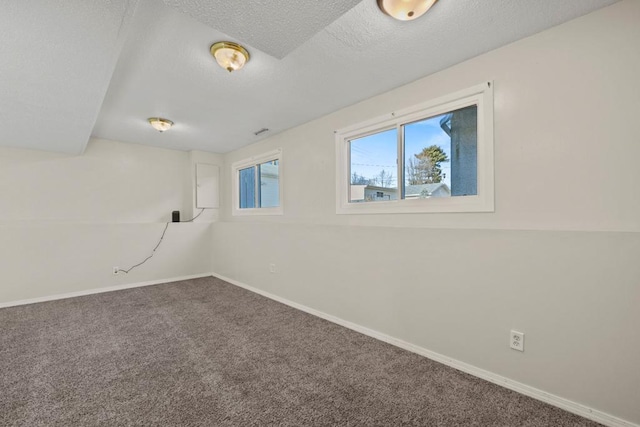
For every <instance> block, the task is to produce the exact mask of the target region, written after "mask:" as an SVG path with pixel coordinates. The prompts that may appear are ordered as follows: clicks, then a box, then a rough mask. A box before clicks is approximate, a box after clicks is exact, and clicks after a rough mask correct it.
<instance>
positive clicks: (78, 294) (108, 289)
mask: <svg viewBox="0 0 640 427" xmlns="http://www.w3.org/2000/svg"><path fill="white" fill-rule="evenodd" d="M211 275H212V274H211V273H202V274H193V275H190V276H180V277H172V278H169V279H160V280H150V281H148V282H138V283H128V284H125V285H115V286H106V287H104V288H94V289H87V290H83V291H76V292H68V293H64V294H55V295H48V296H45V297H38V298H30V299H23V300H19V301H9V302H0V308H6V307H15V306H17V305H26V304H35V303H37V302H46V301H54V300H58V299H65V298H73V297H81V296H84V295H92V294H101V293H103V292H113V291H120V290H122V289H131V288H140V287H142V286H151V285H159V284H161V283H170V282H179V281H180V280H189V279H197V278H199V277H211Z"/></svg>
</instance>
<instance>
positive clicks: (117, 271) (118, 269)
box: [113, 267, 120, 276]
mask: <svg viewBox="0 0 640 427" xmlns="http://www.w3.org/2000/svg"><path fill="white" fill-rule="evenodd" d="M118 274H120V267H113V275H114V276H117V275H118Z"/></svg>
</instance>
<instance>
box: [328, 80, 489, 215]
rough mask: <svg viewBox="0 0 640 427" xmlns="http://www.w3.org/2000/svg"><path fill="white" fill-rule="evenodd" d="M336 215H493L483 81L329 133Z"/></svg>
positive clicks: (487, 100) (485, 92)
mask: <svg viewBox="0 0 640 427" xmlns="http://www.w3.org/2000/svg"><path fill="white" fill-rule="evenodd" d="M336 157H337V162H338V164H337V173H338V176H337V204H336V212H337V213H403V212H487V211H493V92H492V88H491V83H486V84H483V85H480V86H476V87H474V88H471V89H468V90H466V91H461V92H459V93H456V94H453V95H450V96H447V97H443V98H440V99H438V100H435V101H432V102H428V103H425V104H422V105H419V106H416V107H412V108H408V109H406V110H403V111H398V112H394V113H390V114H388V115H386V116H384V117H381V118H378V119H374V120H371V121H369V122H366V123H363V124H361V125H356V126H353V127H351V128H349V129H344V130H341V131H338V132H337V133H336Z"/></svg>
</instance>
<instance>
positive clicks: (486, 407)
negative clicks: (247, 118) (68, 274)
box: [0, 278, 597, 427]
mask: <svg viewBox="0 0 640 427" xmlns="http://www.w3.org/2000/svg"><path fill="white" fill-rule="evenodd" d="M0 425H3V426H30V427H31V426H45V425H46V426H52V425H55V426H76V425H77V426H94V425H164V426H167V425H175V426H178V425H179V426H263V425H279V426H322V425H340V426H360V425H367V426H374V425H375V426H395V425H420V426H471V425H473V426H554V427H556V426H596V425H597V424H595V423H592V422H590V421H587V420H585V419H582V418H580V417H578V416H575V415H572V414H570V413H567V412H564V411H562V410H560V409H557V408H554V407H552V406H549V405H546V404H544V403H541V402H538V401H536V400H533V399H531V398H528V397H525V396H521V395H519V394H517V393H515V392H512V391H509V390H507V389H504V388H502V387H499V386H497V385H494V384H491V383H488V382H486V381H483V380H480V379H477V378H474V377H472V376H470V375H467V374H464V373H461V372H458V371H456V370H455V369H452V368H449V367H446V366H444V365H441V364H439V363H436V362H433V361H430V360H429V359H426V358H424V357H421V356H418V355H415V354H412V353H409V352H407V351H404V350H401V349H398V348H396V347H393V346H391V345H388V344H385V343H382V342H380V341H376V340H374V339H372V338H369V337H366V336H364V335H361V334H358V333H356V332H353V331H351V330H349V329H345V328H342V327H340V326H337V325H334V324H332V323H330V322H327V321H324V320H322V319H318V318H316V317H313V316H311V315H308V314H306V313H303V312H300V311H297V310H295V309H292V308H290V307H287V306H285V305H282V304H279V303H277V302H274V301H271V300H269V299H267V298H264V297H261V296H259V295H256V294H253V293H251V292H249V291H246V290H243V289H241V288H238V287H235V286H233V285H230V284H228V283H225V282H223V281H221V280H218V279H214V278H203V279H196V280H188V281H183V282H177V283H170V284H165V285H156V286H149V287H144V288H137V289H130V290H124V291H118V292H110V293H105V294H99V295H92V296H86V297H80V298H72V299H67V300H60V301H52V302H47V303H40V304H33V305H28V306H20V307H12V308H6V309H2V310H0Z"/></svg>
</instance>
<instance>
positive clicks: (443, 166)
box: [404, 105, 478, 199]
mask: <svg viewBox="0 0 640 427" xmlns="http://www.w3.org/2000/svg"><path fill="white" fill-rule="evenodd" d="M477 152H478V107H477V106H476V105H472V106H470V107H465V108H462V109H460V110H455V111H452V112H450V113H447V114H442V115H440V116H435V117H431V118H428V119H425V120H421V121H419V122H414V123H410V124H408V125H405V126H404V184H405V189H404V197H405V198H406V199H417V198H429V197H450V196H468V195H476V194H478V186H477V181H478V178H477V165H478V161H477V156H478V154H477Z"/></svg>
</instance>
